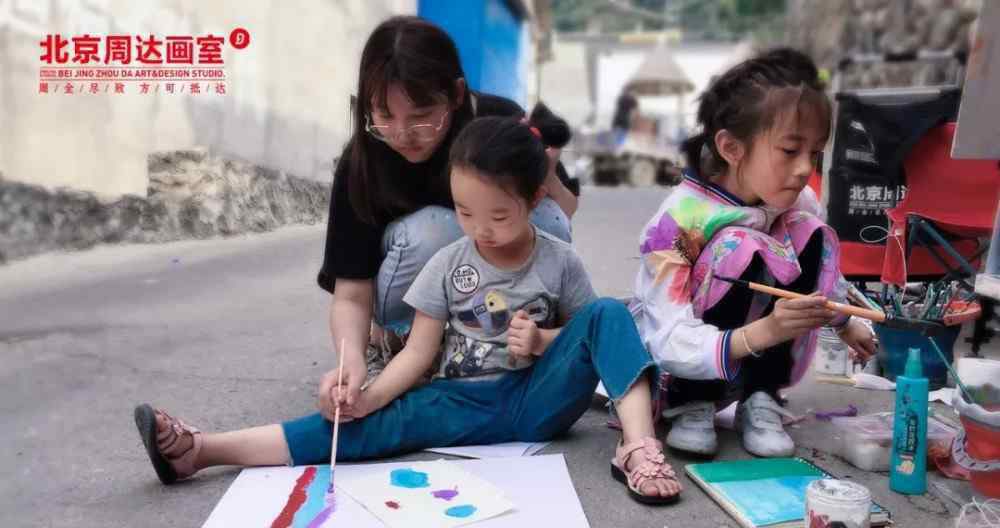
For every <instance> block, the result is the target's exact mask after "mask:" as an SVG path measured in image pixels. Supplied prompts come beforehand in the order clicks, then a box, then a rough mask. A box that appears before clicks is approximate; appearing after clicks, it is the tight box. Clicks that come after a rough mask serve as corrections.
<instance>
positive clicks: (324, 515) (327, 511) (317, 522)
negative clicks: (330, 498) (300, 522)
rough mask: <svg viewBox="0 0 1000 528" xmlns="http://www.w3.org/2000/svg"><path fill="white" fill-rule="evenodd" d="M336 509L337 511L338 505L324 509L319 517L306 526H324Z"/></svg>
mask: <svg viewBox="0 0 1000 528" xmlns="http://www.w3.org/2000/svg"><path fill="white" fill-rule="evenodd" d="M336 509H337V506H336V504H331V505H330V506H328V507H326V508H323V511H321V512H319V515H317V516H316V517H315V518H314V519H313V520H312V521H311V522H310V523H309V525H308V526H306V528H319V527H320V526H323V523H325V522H326V520H327V519H328V518H330V514H331V513H333V512H334V511H335V510H336Z"/></svg>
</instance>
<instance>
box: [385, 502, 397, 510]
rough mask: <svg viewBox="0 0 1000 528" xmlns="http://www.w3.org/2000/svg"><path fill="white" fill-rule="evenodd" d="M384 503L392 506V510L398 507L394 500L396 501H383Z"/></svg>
mask: <svg viewBox="0 0 1000 528" xmlns="http://www.w3.org/2000/svg"><path fill="white" fill-rule="evenodd" d="M385 505H386V506H388V507H390V508H392V509H394V510H398V509H399V503H398V502H396V501H385Z"/></svg>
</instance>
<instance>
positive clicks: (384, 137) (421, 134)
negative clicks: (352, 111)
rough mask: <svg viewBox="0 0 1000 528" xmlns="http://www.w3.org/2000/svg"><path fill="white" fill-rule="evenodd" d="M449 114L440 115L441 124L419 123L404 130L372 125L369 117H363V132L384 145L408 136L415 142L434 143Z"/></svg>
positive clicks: (391, 126) (390, 126)
mask: <svg viewBox="0 0 1000 528" xmlns="http://www.w3.org/2000/svg"><path fill="white" fill-rule="evenodd" d="M448 114H449V112H445V113H444V114H442V115H441V122H440V123H438V124H437V126H434V125H432V124H430V123H421V124H417V125H411V126H409V127H406V128H399V127H396V126H393V125H373V124H371V121H370V118H369V116H367V115H366V116H365V131H367V132H368V133H369V134H371V135H372V137H374V138H375V139H377V140H379V141H385V142H386V143H389V142H392V141H399V140H401V139H403V138H404V137H406V136H410V137H412V138H414V139H416V140H417V141H421V142H424V143H426V142H428V141H434V138H436V137H437V136H438V133H440V132H441V129H442V128H444V120H445V118H447V117H448Z"/></svg>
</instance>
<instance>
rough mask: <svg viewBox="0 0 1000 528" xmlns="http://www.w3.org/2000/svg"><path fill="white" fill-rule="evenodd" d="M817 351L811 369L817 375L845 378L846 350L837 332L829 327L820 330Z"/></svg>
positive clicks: (846, 368) (846, 371) (846, 372)
mask: <svg viewBox="0 0 1000 528" xmlns="http://www.w3.org/2000/svg"><path fill="white" fill-rule="evenodd" d="M818 345H819V350H817V351H816V352H817V354H816V357H815V359H813V365H814V366H813V368H814V369H815V370H816V373H817V374H825V375H828V376H846V375H848V374H850V372H848V365H849V364H850V362H849V361H848V349H847V345H846V344H844V342H843V341H842V340H841V339H840V336H838V335H837V332H836V331H835V330H834V329H833V328H830V327H824V328H820V330H819V340H818Z"/></svg>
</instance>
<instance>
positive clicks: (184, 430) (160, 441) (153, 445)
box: [134, 403, 202, 484]
mask: <svg viewBox="0 0 1000 528" xmlns="http://www.w3.org/2000/svg"><path fill="white" fill-rule="evenodd" d="M134 415H135V426H136V427H137V428H138V429H139V436H140V437H141V438H142V443H143V445H145V446H146V454H148V455H149V461H150V462H152V463H153V469H155V470H156V476H158V477H160V482H163V483H164V484H173V483H174V482H177V481H178V480H182V479H186V478H188V477H190V476H191V475H194V474H195V472H197V471H198V469H197V468H195V467H194V461H195V459H197V457H198V453H199V452H200V451H201V442H202V438H201V431H199V430H198V429H195V428H194V427H191V426H190V425H188V424H186V423H184V422H183V421H182V420H179V419H177V418H174V417H172V416H170V415H169V414H167V413H165V412H163V411H160V410H155V409H153V408H152V407H151V406H149V405H148V404H145V403H144V404H142V405H140V406H138V407H136V408H135V413H134ZM157 415H159V416H160V417H162V418H163V419H164V420H165V421H166V423H167V428H166V429H164V430H163V431H157V428H156V417H157ZM185 434H186V435H190V436H191V445H190V446H189V447H188V448H187V449H185V450H184V451H182V452H179V453H178V452H176V450H178V449H179V448H180V444H179V443H178V441H179V440H180V439H181V436H183V435H185ZM161 445H163V447H162V448H161V447H160V446H161Z"/></svg>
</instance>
